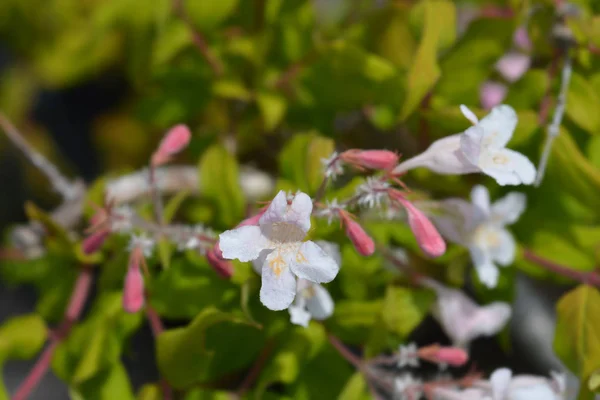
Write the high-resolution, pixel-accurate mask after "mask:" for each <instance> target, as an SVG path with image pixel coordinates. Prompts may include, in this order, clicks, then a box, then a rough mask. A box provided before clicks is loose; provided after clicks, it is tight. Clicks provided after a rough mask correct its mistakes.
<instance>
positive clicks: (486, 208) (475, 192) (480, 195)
mask: <svg viewBox="0 0 600 400" xmlns="http://www.w3.org/2000/svg"><path fill="white" fill-rule="evenodd" d="M471 201H472V202H473V204H474V205H475V206H477V207H479V209H481V210H482V211H483V212H484V213H485V214H489V213H490V192H488V190H487V188H486V187H485V186H483V185H475V186H473V189H472V190H471Z"/></svg>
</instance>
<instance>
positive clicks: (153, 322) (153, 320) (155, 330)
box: [146, 304, 173, 400]
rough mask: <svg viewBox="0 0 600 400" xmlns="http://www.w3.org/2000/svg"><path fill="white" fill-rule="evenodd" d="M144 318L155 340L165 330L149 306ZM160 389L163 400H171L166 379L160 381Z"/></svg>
mask: <svg viewBox="0 0 600 400" xmlns="http://www.w3.org/2000/svg"><path fill="white" fill-rule="evenodd" d="M146 317H147V318H148V322H149V323H150V329H152V335H153V336H154V339H157V338H158V336H160V334H161V333H163V332H164V330H165V328H164V326H163V323H162V321H161V320H160V316H159V315H158V313H157V312H156V310H155V309H154V308H152V306H150V304H147V305H146ZM160 388H161V390H162V392H163V400H171V399H173V389H172V388H171V386H169V383H168V382H167V381H166V379H164V378H161V379H160Z"/></svg>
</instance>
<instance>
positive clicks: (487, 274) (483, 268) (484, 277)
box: [469, 246, 500, 288]
mask: <svg viewBox="0 0 600 400" xmlns="http://www.w3.org/2000/svg"><path fill="white" fill-rule="evenodd" d="M469 253H471V259H472V260H473V264H474V265H475V270H476V271H477V276H479V280H480V281H481V283H483V284H484V285H485V286H487V287H488V288H494V287H496V285H497V284H498V276H499V275H500V272H499V271H498V268H497V267H496V266H495V265H494V263H493V262H492V257H491V254H490V252H489V251H488V250H487V249H483V248H481V247H479V246H470V247H469Z"/></svg>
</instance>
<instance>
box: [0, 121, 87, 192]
mask: <svg viewBox="0 0 600 400" xmlns="http://www.w3.org/2000/svg"><path fill="white" fill-rule="evenodd" d="M0 126H1V127H2V129H3V130H4V132H5V133H6V136H8V138H9V139H10V141H11V142H12V143H13V144H14V145H15V146H16V147H17V148H19V150H21V152H22V153H23V154H24V155H25V157H27V158H28V159H29V161H30V162H31V163H32V164H33V165H35V166H36V167H37V168H38V169H39V170H40V171H41V172H42V173H43V174H44V175H46V177H47V178H48V180H49V181H50V184H51V185H52V188H53V189H54V190H55V191H57V192H58V193H60V194H61V195H62V196H63V197H64V198H65V199H67V200H68V199H72V198H73V197H74V196H75V195H76V193H77V190H75V184H74V183H72V182H71V181H69V180H68V179H67V178H66V177H65V176H63V175H62V174H61V173H60V171H59V170H58V168H56V167H55V166H54V164H52V163H51V162H50V161H48V159H46V157H44V156H43V155H42V154H41V153H39V152H38V151H36V150H35V149H34V148H33V147H31V146H30V145H29V143H27V141H26V140H25V139H23V135H22V134H21V133H20V132H19V130H18V129H17V128H16V127H15V126H14V125H13V124H12V123H11V122H10V121H9V120H8V118H7V117H6V116H5V115H4V114H3V113H2V112H0Z"/></svg>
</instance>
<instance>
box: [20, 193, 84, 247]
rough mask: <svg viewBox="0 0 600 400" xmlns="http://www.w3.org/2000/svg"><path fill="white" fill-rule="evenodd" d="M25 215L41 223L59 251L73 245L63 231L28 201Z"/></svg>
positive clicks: (48, 216)
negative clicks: (55, 242)
mask: <svg viewBox="0 0 600 400" xmlns="http://www.w3.org/2000/svg"><path fill="white" fill-rule="evenodd" d="M25 214H27V217H28V218H29V219H30V220H32V221H37V222H39V223H41V224H42V225H43V226H44V228H45V229H46V232H47V233H48V236H49V237H50V238H51V239H55V240H56V241H57V244H58V245H59V247H60V249H61V250H67V249H68V250H71V249H72V247H73V245H72V243H71V240H70V239H69V235H68V234H67V232H66V231H65V229H64V228H63V227H62V226H60V225H58V224H57V223H56V222H55V221H54V219H52V217H50V215H48V214H47V213H46V212H45V211H43V210H42V209H40V208H38V207H37V206H36V205H35V204H33V203H32V202H29V201H28V202H26V203H25Z"/></svg>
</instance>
